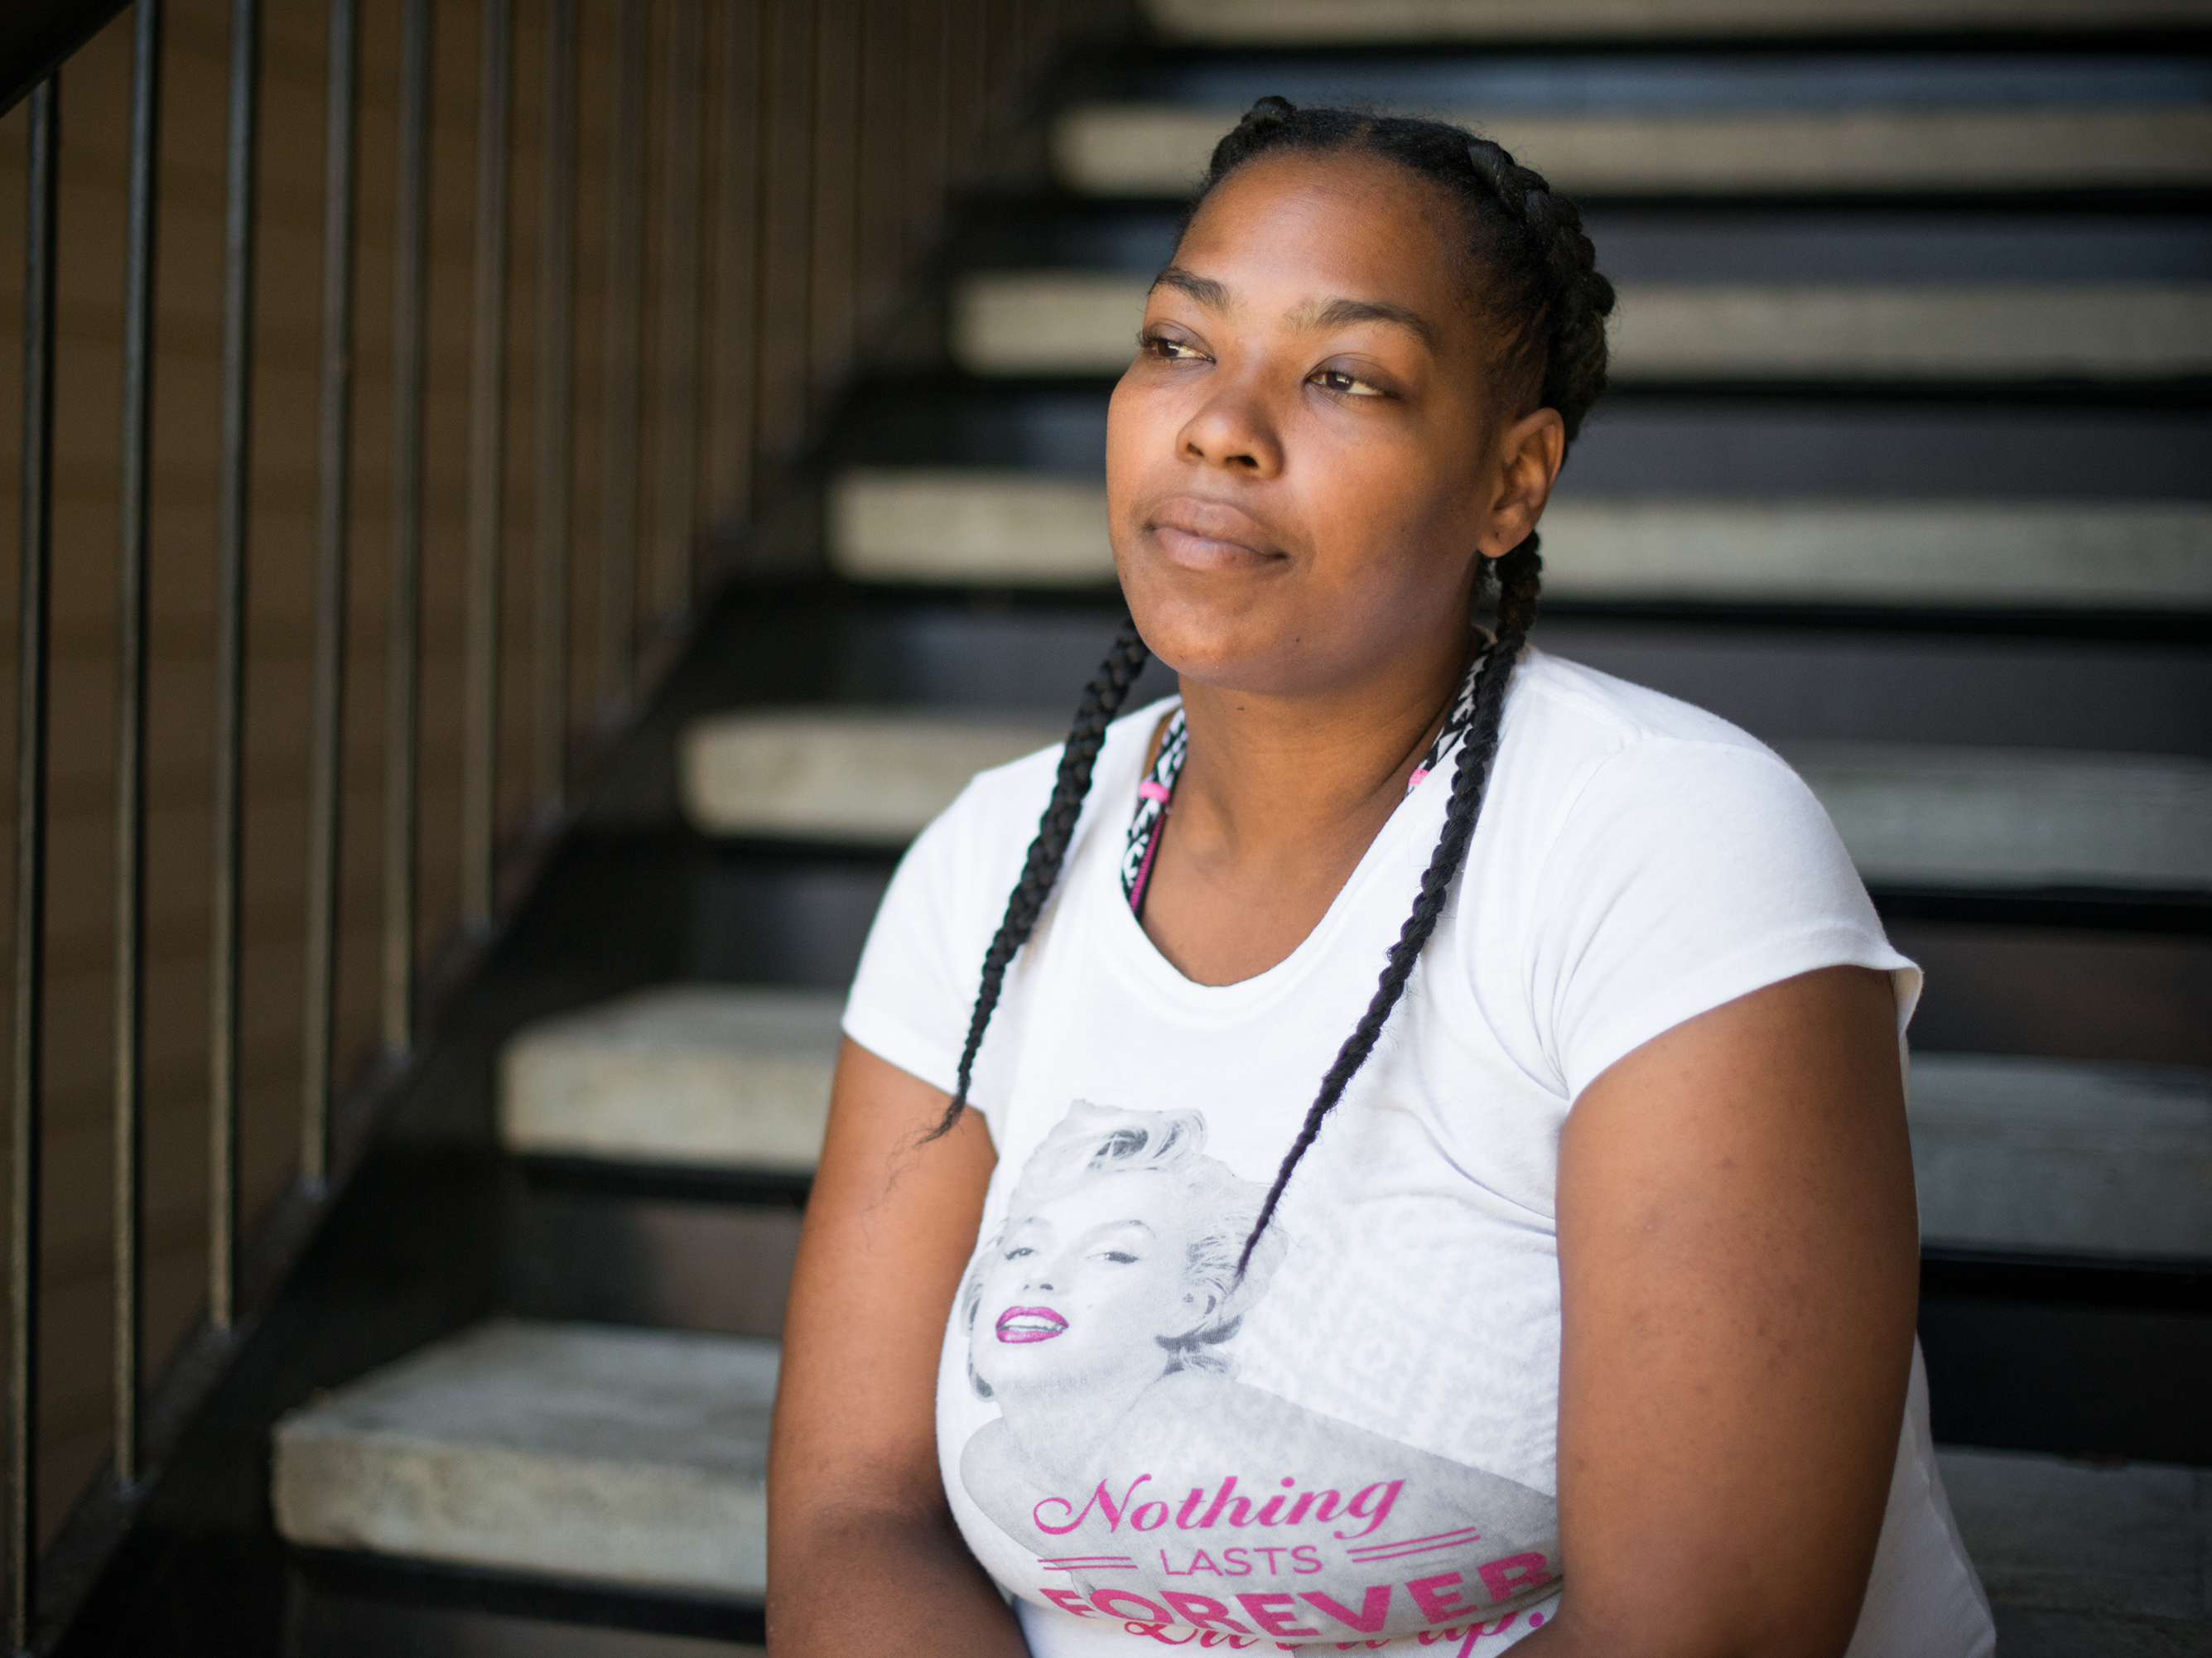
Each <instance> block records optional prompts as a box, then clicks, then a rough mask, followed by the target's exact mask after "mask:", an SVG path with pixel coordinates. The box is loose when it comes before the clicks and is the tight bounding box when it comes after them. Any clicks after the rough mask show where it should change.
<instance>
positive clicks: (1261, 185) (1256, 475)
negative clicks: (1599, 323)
mask: <svg viewBox="0 0 2212 1658" xmlns="http://www.w3.org/2000/svg"><path fill="white" fill-rule="evenodd" d="M1464 235H1465V231H1464V228H1463V224H1462V220H1461V217H1460V210H1459V209H1458V207H1457V205H1456V204H1455V203H1454V202H1453V201H1452V200H1451V199H1450V198H1449V197H1448V196H1446V195H1445V193H1444V192H1443V191H1442V190H1441V189H1440V188H1439V187H1437V186H1436V185H1431V184H1430V183H1429V182H1427V181H1426V180H1425V179H1419V178H1418V177H1416V176H1414V175H1413V174H1412V173H1407V171H1406V170H1405V169H1403V168H1401V167H1398V166H1397V165H1396V164H1395V163H1394V162H1390V161H1385V160H1383V159H1380V158H1377V157H1373V156H1365V155H1319V156H1309V155H1281V156H1271V157H1264V158H1262V159H1261V160H1259V161H1254V162H1251V163H1249V164H1248V165H1247V166H1246V167H1243V169H1242V170H1241V171H1239V172H1237V173H1234V174H1232V175H1231V177H1230V179H1228V180H1227V181H1226V182H1225V183H1224V184H1223V185H1220V187H1219V188H1218V189H1217V190H1215V191H1214V192H1213V193H1212V195H1211V196H1210V197H1207V198H1206V204H1205V206H1204V207H1203V208H1202V209H1201V210H1200V212H1199V214H1198V216H1197V218H1196V219H1195V220H1194V222H1193V223H1192V225H1191V227H1190V229H1189V231H1188V234H1186V235H1185V236H1184V238H1183V240H1182V246H1180V247H1179V248H1178V249H1177V250H1176V262H1175V264H1172V265H1170V267H1169V268H1168V270H1167V271H1166V273H1165V274H1164V275H1163V276H1162V277H1161V279H1160V281H1159V282H1158V285H1156V286H1155V287H1154V288H1153V289H1152V295H1151V296H1150V299H1149V301H1147V303H1146V310H1145V323H1144V330H1143V335H1142V342H1143V343H1142V345H1141V347H1140V349H1139V352H1138V355H1137V359H1136V361H1135V362H1134V363H1133V364H1132V365H1131V367H1130V368H1129V370H1128V372H1127V374H1124V375H1123V376H1122V378H1121V383H1120V384H1119V385H1118V386H1116V387H1115V392H1114V401H1113V405H1112V410H1111V413H1110V415H1109V419H1108V422H1107V440H1106V486H1107V497H1108V512H1109V519H1110V521H1111V526H1112V531H1113V537H1114V552H1115V564H1116V566H1117V568H1118V569H1119V571H1120V574H1121V585H1122V588H1123V590H1124V592H1126V593H1127V597H1128V600H1129V604H1130V606H1131V609H1132V610H1133V614H1134V616H1135V618H1136V621H1137V624H1138V626H1139V629H1141V631H1142V632H1143V634H1144V636H1145V639H1146V642H1147V643H1148V644H1149V645H1150V646H1151V647H1152V650H1153V652H1154V653H1155V654H1157V655H1158V656H1159V657H1160V658H1161V659H1163V660H1164V661H1165V662H1166V663H1168V664H1169V665H1170V666H1171V667H1174V668H1175V669H1176V670H1177V671H1179V672H1181V673H1182V675H1184V676H1185V677H1187V678H1190V679H1195V680H1197V681H1199V682H1200V683H1204V684H1207V685H1212V686H1218V687H1221V688H1224V689H1242V690H1249V691H1252V692H1255V693H1256V694H1260V695H1310V694H1314V693H1317V692H1326V691H1328V690H1330V689H1343V688H1348V687H1350V686H1352V685H1355V684H1358V683H1361V681H1362V680H1363V678H1364V677H1366V676H1369V675H1370V674H1372V673H1373V672H1375V671H1376V667H1377V665H1378V664H1380V663H1383V662H1385V661H1387V660H1388V659H1389V658H1390V657H1391V656H1392V655H1393V654H1394V653H1403V652H1404V651H1405V650H1406V649H1407V647H1409V645H1415V644H1433V643H1441V644H1443V646H1444V647H1446V648H1448V649H1449V652H1450V653H1454V654H1455V655H1456V653H1457V652H1458V651H1459V650H1461V649H1462V647H1463V644H1464V640H1465V632H1466V617H1467V614H1468V598H1469V596H1470V592H1471V587H1472V583H1473V581H1474V571H1475V568H1476V561H1477V559H1478V557H1479V556H1481V555H1483V554H1490V555H1492V556H1495V555H1497V554H1499V553H1504V552H1506V551H1509V550H1510V549H1511V548H1512V547H1513V546H1514V545H1515V544H1517V543H1518V542H1519V541H1520V540H1521V538H1522V537H1523V536H1525V535H1526V534H1527V532H1528V529H1529V528H1531V527H1532V526H1533V525H1534V513H1536V512H1541V509H1542V505H1543V495H1544V494H1545V493H1547V492H1548V490H1549V489H1550V485H1551V479H1552V477H1553V475H1554V474H1556V472H1557V471H1558V469H1559V459H1560V456H1561V454H1562V453H1563V452H1564V445H1563V443H1562V442H1561V441H1560V440H1559V438H1558V436H1557V433H1558V430H1559V416H1557V415H1556V414H1553V412H1552V411H1550V410H1540V411H1538V412H1537V414H1536V415H1534V416H1523V415H1522V411H1520V410H1516V409H1513V408H1510V407H1500V408H1493V407H1492V404H1499V403H1503V402H1504V400H1505V399H1504V396H1503V395H1502V394H1501V395H1500V396H1498V397H1493V396H1492V393H1493V392H1499V391H1500V388H1499V387H1498V384H1497V382H1496V379H1495V370H1494V367H1493V364H1492V356H1493V355H1494V349H1493V348H1494V344H1495V343H1494V342H1493V341H1492V339H1491V338H1490V337H1489V330H1488V328H1487V326H1486V324H1485V323H1484V322H1483V320H1482V319H1481V316H1480V313H1479V311H1478V309H1477V307H1475V306H1474V305H1472V304H1470V303H1469V300H1468V293H1467V290H1466V286H1465V284H1466V282H1467V280H1468V277H1467V275H1466V264H1465V259H1464V256H1463V255H1462V253H1461V252H1458V251H1457V244H1459V243H1461V242H1462V241H1463V240H1464ZM1532 422H1533V424H1532ZM1546 432H1550V433H1552V434H1553V435H1552V436H1550V437H1546V436H1544V435H1543V434H1544V433H1546ZM1532 434H1534V465H1533V466H1532V465H1529V460H1530V456H1529V455H1528V453H1524V452H1526V451H1528V450H1529V448H1530V439H1531V435H1532ZM1516 468H1517V469H1518V471H1516ZM1539 475H1541V476H1539ZM1531 485H1535V486H1537V487H1536V488H1535V489H1534V495H1533V509H1532V502H1531V498H1530V486H1531ZM1507 498H1510V499H1507ZM1502 499H1505V500H1506V505H1505V507H1504V509H1503V510H1501V506H1500V503H1501V500H1502Z"/></svg>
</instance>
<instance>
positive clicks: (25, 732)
mask: <svg viewBox="0 0 2212 1658" xmlns="http://www.w3.org/2000/svg"><path fill="white" fill-rule="evenodd" d="M27 113H28V116H29V122H30V131H29V138H30V143H29V164H28V166H27V168H26V170H25V172H26V177H25V183H26V185H27V189H26V191H25V192H24V194H25V200H24V212H23V499H22V510H23V531H22V541H21V550H20V552H19V555H18V576H19V583H20V592H21V597H20V599H19V601H18V605H19V608H18V610H17V611H16V626H17V629H18V634H17V643H16V647H15V652H16V653H15V962H14V968H15V1010H14V1011H15V1054H14V1056H13V1058H14V1066H13V1069H14V1073H15V1074H14V1076H13V1078H11V1082H12V1084H13V1087H12V1090H11V1098H10V1102H9V1155H10V1163H9V1192H8V1338H9V1339H8V1498H7V1500H8V1630H9V1640H10V1642H11V1643H12V1644H13V1648H14V1649H15V1650H16V1651H18V1652H20V1651H22V1650H23V1649H25V1648H27V1647H28V1646H29V1645H30V1644H31V1626H32V1623H33V1619H34V1618H35V1617H36V1615H37V1612H38V1596H37V1593H36V1576H37V1570H38V1558H39V1491H38V1485H39V1479H38V1474H39V1392H38V1389H39V1197H40V1189H39V1188H40V1169H39V1157H40V1129H41V1127H43V1124H42V1122H41V1121H40V1119H41V1117H42V1116H43V1115H44V1114H45V1108H46V1098H45V1096H46V1072H45V1065H44V1061H45V1057H46V1054H45V1035H46V1030H45V1024H46V633H47V626H46V624H47V607H48V600H49V597H50V595H49V591H48V578H49V576H50V574H51V569H52V559H53V525H54V494H53V490H54V274H55V273H54V264H55V261H54V254H55V246H54V244H55V222H54V221H55V217H56V213H57V210H58V206H59V191H58V188H57V186H58V181H59V161H60V157H59V155H58V150H59V149H60V145H61V88H60V83H59V81H58V78H55V77H51V76H50V77H49V78H47V79H46V80H45V81H43V82H40V84H39V85H38V86H37V87H36V88H33V90H32V93H31V96H30V108H29V110H28V112H27Z"/></svg>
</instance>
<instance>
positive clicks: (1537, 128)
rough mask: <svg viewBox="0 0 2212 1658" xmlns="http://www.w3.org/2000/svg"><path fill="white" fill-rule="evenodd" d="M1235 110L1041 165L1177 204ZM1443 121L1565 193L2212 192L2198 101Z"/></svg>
mask: <svg viewBox="0 0 2212 1658" xmlns="http://www.w3.org/2000/svg"><path fill="white" fill-rule="evenodd" d="M1417 96H1418V94H1413V93H1406V94H1400V98H1401V99H1405V98H1417ZM1390 101H1394V102H1395V101H1398V100H1390ZM1238 113H1239V111H1238V108H1237V106H1233V105H1231V106H1213V107H1204V106H1196V107H1194V106H1190V105H1186V104H1153V103H1097V104H1084V105H1078V106H1074V107H1073V108H1071V109H1068V110H1067V111H1066V112H1063V113H1062V114H1061V115H1060V117H1059V118H1058V119H1056V120H1055V121H1054V124H1053V128H1052V155H1053V164H1054V169H1055V171H1056V172H1057V173H1059V176H1060V180H1061V182H1062V183H1063V184H1065V185H1066V186H1067V187H1068V188H1069V189H1071V190H1073V191H1078V192H1079V193H1082V194H1085V195H1092V196H1109V197H1183V196H1188V194H1190V193H1191V191H1192V190H1193V189H1194V187H1195V185H1196V184H1197V182H1198V179H1200V176H1201V175H1202V174H1203V173H1205V171H1206V158H1207V157H1208V155H1211V154H1212V149H1213V146H1214V144H1215V143H1217V142H1218V140H1219V139H1220V137H1221V135H1222V134H1223V133H1225V132H1226V131H1229V130H1230V129H1231V127H1233V126H1235V125H1237V116H1238ZM1443 115H1444V118H1446V119H1449V120H1454V121H1456V122H1458V123H1460V124H1461V125H1466V126H1468V127H1471V128H1473V129H1474V131H1477V132H1481V133H1486V134H1487V135H1489V136H1490V137H1494V138H1496V139H1497V140H1498V142H1499V143H1503V144H1504V146H1505V147H1506V148H1507V149H1510V150H1511V151H1512V152H1513V154H1514V155H1515V157H1516V159H1517V160H1519V161H1522V162H1523V163H1525V164H1526V165H1528V166H1529V167H1534V168H1535V169H1536V170H1537V171H1538V172H1539V173H1542V174H1544V176H1545V177H1546V178H1547V179H1550V180H1551V182H1552V183H1553V185H1555V186H1557V187H1558V188H1559V189H1560V190H1563V191H1569V192H1571V193H1573V194H1576V195H1588V196H1620V197H1635V196H1672V197H1696V196H1709V197H1723V196H1765V195H1775V196H1782V195H1787V196H1815V197H1817V196H1870V195H1917V194H1952V193H1962V192H1968V191H1975V192H1979V191H2007V192H2011V191H2087V190H2112V189H2166V190H2191V189H2201V188H2203V185H2205V184H2206V183H2207V182H2212V110H2207V109H2205V108H2203V107H2202V106H2199V105H2197V104H2196V103H2173V104H2166V105H2157V106H2124V105H2123V106H2094V105H2077V106H2070V107H2043V108H2034V107H2027V108H2021V107H1987V108H1972V107H1956V106H1954V107H1948V108H1946V107H1941V106H1939V107H1935V108H1927V107H1899V108H1887V109H1883V108H1868V107H1860V108H1830V109H1820V108H1813V109H1789V108H1786V107H1784V108H1777V107H1773V106H1769V107H1765V108H1757V107H1754V108H1750V109H1729V110H1715V109H1711V108H1705V109H1693V110H1687V111H1685V110H1679V109H1678V110H1668V111H1650V112H1645V111H1636V112H1628V111H1623V112H1598V113H1576V114H1568V113H1563V112H1539V111H1532V110H1505V109H1498V108H1495V107H1488V108H1483V109H1480V110H1464V111H1454V110H1451V109H1446V110H1445V111H1443Z"/></svg>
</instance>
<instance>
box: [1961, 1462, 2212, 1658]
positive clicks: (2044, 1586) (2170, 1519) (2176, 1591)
mask: <svg viewBox="0 0 2212 1658" xmlns="http://www.w3.org/2000/svg"><path fill="white" fill-rule="evenodd" d="M1936 1462H1937V1465H1938V1466H1939V1467H1941V1468H1942V1473H1943V1486H1944V1491H1945V1493H1946V1495H1948V1497H1949V1498H1950V1500H1951V1512H1952V1515H1953V1516H1954V1518H1955V1519H1956V1520H1957V1521H1958V1522H1959V1531H1960V1536H1961V1537H1962V1538H1964V1540H1965V1541H1966V1552H1967V1553H1968V1554H1969V1555H1970V1556H1971V1557H1972V1559H1973V1562H1974V1565H1975V1569H1976V1570H1978V1572H1979V1573H1980V1574H1981V1579H1982V1587H1983V1588H1984V1589H1985V1590H1986V1591H1987V1592H1988V1594H1989V1597H1990V1600H1991V1601H1992V1602H1994V1603H1996V1604H1998V1605H2001V1606H2021V1607H2038V1608H2045V1609H2049V1610H2053V1611H2072V1612H2104V1613H2112V1614H2118V1615H2122V1616H2133V1617H2149V1618H2164V1619H2176V1620H2186V1621H2189V1622H2191V1623H2197V1622H2198V1621H2199V1620H2207V1619H2212V1605H2208V1604H2207V1596H2208V1593H2212V1583H2208V1582H2207V1580H2206V1572H2205V1567H2204V1562H2205V1560H2206V1559H2207V1558H2212V1554H2208V1552H2207V1551H2208V1549H2212V1470H2206V1469H2203V1468H2191V1467H2177V1466H2174V1465H2171V1464H2160V1463H2140V1462H2138V1463H2130V1464H2127V1465H2125V1466H2124V1467H2095V1466H2091V1465H2088V1464H2085V1463H2080V1462H2072V1461H2066V1460H2064V1459H2062V1458H2059V1457H2056V1456H2045V1455H2036V1454H2033V1453H2027V1452H2016V1451H1990V1450H1979V1449H1968V1448H1964V1447H1956V1446H1953V1447H1945V1448H1941V1449H1939V1450H1938V1451H1937V1452H1936ZM2100 1650H2101V1649H2100ZM2176 1650H2179V1649H2178V1648H2177V1649H2176Z"/></svg>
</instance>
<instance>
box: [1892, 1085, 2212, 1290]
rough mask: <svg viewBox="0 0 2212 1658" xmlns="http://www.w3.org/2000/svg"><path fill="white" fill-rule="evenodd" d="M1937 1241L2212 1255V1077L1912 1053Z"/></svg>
mask: <svg viewBox="0 0 2212 1658" xmlns="http://www.w3.org/2000/svg"><path fill="white" fill-rule="evenodd" d="M1910 1114H1911V1127H1912V1167H1913V1180H1914V1184H1915V1186H1916V1187H1917V1191H1918V1195H1919V1200H1920V1230H1921V1235H1922V1236H1923V1238H1924V1239H1925V1240H1926V1241H1927V1242H1930V1243H1935V1244H1946V1245H1952V1246H1960V1247H1967V1248H1991V1249H2021V1250H2032V1251H2037V1252H2041V1253H2048V1254H2103V1255H2110V1256H2124V1257H2130V1258H2136V1259H2161V1258H2162V1259H2172V1260H2212V1072H2203V1071H2192V1070H2188V1069H2185V1068H2182V1067H2168V1066H2119V1065H2091V1064H2083V1063H2079V1062H2074V1061H2067V1060H2043V1059H2025V1058H2021V1057H2018V1056H2015V1055H2008V1054H1922V1053H1916V1054H1914V1055H1913V1056H1912V1085H1911V1108H1910Z"/></svg>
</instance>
